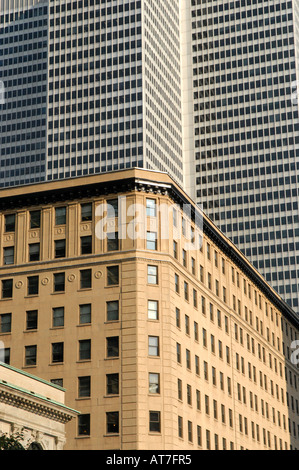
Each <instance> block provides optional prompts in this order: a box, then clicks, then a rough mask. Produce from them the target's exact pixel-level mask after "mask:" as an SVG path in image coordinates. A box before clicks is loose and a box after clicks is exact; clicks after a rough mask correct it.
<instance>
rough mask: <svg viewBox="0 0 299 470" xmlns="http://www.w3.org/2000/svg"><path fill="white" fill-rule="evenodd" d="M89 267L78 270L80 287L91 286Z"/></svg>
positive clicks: (88, 287) (87, 287) (86, 287)
mask: <svg viewBox="0 0 299 470" xmlns="http://www.w3.org/2000/svg"><path fill="white" fill-rule="evenodd" d="M91 274H92V271H91V269H82V270H81V271H80V289H90V288H91Z"/></svg>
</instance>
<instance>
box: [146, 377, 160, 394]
mask: <svg viewBox="0 0 299 470" xmlns="http://www.w3.org/2000/svg"><path fill="white" fill-rule="evenodd" d="M149 393H153V394H157V393H160V374H154V373H153V372H151V373H150V374H149Z"/></svg>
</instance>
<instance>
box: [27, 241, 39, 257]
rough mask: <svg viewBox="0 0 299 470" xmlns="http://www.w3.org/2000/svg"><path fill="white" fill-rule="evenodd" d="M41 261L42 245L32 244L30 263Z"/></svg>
mask: <svg viewBox="0 0 299 470" xmlns="http://www.w3.org/2000/svg"><path fill="white" fill-rule="evenodd" d="M39 260H40V243H30V245H29V262H33V261H39Z"/></svg>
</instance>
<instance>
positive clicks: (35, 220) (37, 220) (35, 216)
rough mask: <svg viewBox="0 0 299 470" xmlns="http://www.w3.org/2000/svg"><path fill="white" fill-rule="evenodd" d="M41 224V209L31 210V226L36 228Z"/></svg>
mask: <svg viewBox="0 0 299 470" xmlns="http://www.w3.org/2000/svg"><path fill="white" fill-rule="evenodd" d="M40 225H41V211H31V212H30V228H31V229H36V228H40Z"/></svg>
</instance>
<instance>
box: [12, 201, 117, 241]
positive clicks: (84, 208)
mask: <svg viewBox="0 0 299 470" xmlns="http://www.w3.org/2000/svg"><path fill="white" fill-rule="evenodd" d="M106 202H107V217H118V199H110V200H107V201H106ZM53 218H54V223H55V225H56V226H58V225H66V223H67V206H57V207H55V209H54V216H53ZM92 220H93V203H92V202H86V203H81V204H80V222H89V221H92ZM41 225H42V210H41V209H37V210H32V211H29V229H38V228H41ZM16 229H17V214H16V213H10V214H5V215H4V232H5V233H13V232H15V231H16Z"/></svg>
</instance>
